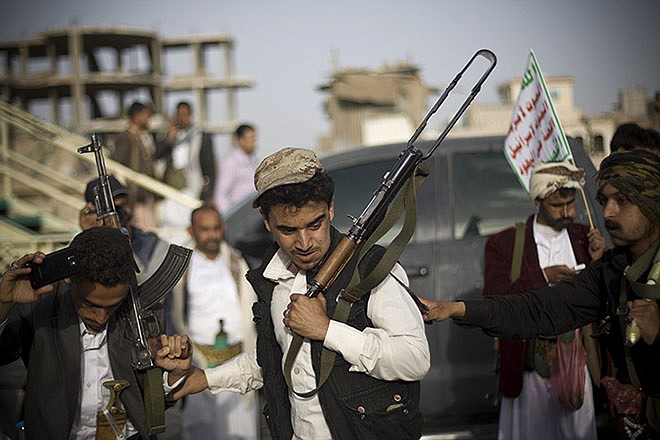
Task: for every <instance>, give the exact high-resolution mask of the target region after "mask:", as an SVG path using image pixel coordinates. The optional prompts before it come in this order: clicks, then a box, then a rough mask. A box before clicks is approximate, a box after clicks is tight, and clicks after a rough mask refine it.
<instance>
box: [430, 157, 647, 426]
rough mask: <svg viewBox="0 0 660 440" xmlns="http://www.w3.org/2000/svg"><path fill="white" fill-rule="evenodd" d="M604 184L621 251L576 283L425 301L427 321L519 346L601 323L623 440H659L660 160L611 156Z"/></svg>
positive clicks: (606, 213)
mask: <svg viewBox="0 0 660 440" xmlns="http://www.w3.org/2000/svg"><path fill="white" fill-rule="evenodd" d="M598 184H599V189H598V201H599V203H600V204H601V206H602V208H603V217H604V218H605V227H606V228H607V231H608V233H609V234H610V237H611V239H612V243H613V244H614V246H615V247H614V249H611V250H609V251H607V252H606V253H605V254H604V255H603V257H602V258H601V259H600V260H597V261H595V262H592V263H591V264H590V265H589V266H587V268H586V269H585V270H583V271H582V272H581V273H580V274H578V275H576V276H575V277H573V278H572V279H570V280H565V281H561V282H560V283H558V284H556V285H554V286H551V287H545V288H542V289H540V290H535V291H531V292H526V293H520V294H513V295H505V296H495V297H487V298H485V299H483V300H480V301H457V302H442V301H434V300H427V299H423V302H424V303H425V304H426V305H427V306H428V307H429V309H430V310H429V312H428V314H427V315H426V317H425V319H426V320H429V321H431V320H435V321H444V320H446V319H448V318H454V321H455V322H456V323H458V324H460V325H466V326H478V327H481V328H482V329H483V330H484V331H485V332H486V333H487V334H489V335H491V336H499V337H506V338H521V339H526V338H532V337H537V336H539V335H560V334H562V333H564V332H566V331H568V330H571V329H575V328H578V327H582V326H584V325H586V324H589V323H592V322H600V323H601V324H602V325H601V326H600V328H599V333H600V334H601V336H600V337H601V338H602V341H603V342H604V343H605V344H606V346H607V348H608V350H609V352H610V355H611V357H612V360H613V363H614V367H615V370H616V371H615V373H614V374H615V375H616V377H615V378H604V379H603V382H604V383H605V387H606V389H607V391H608V397H609V398H610V400H611V401H612V402H613V403H614V405H615V407H616V410H617V412H618V414H619V415H620V416H621V427H620V429H621V432H620V434H621V435H622V436H625V437H624V438H628V437H630V438H635V437H639V436H640V435H642V437H639V438H660V375H658V371H660V348H659V347H660V340H659V334H660V313H659V312H658V304H657V300H658V299H659V298H660V291H659V289H660V287H659V285H658V281H659V280H658V278H660V266H659V264H660V263H658V260H660V256H659V255H658V248H660V157H658V156H656V155H654V154H652V153H649V152H647V151H643V150H637V151H630V152H628V151H625V152H618V153H613V154H611V155H610V156H608V157H607V158H605V159H604V160H603V162H602V163H601V166H600V171H599V173H598ZM649 279H654V280H655V284H651V283H648V284H647V281H648V280H649ZM632 321H634V325H631V324H632ZM635 326H636V327H637V329H635ZM637 335H639V336H641V340H639V341H637V337H636V336H637Z"/></svg>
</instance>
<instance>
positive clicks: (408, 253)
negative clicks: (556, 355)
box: [227, 137, 604, 438]
mask: <svg viewBox="0 0 660 440" xmlns="http://www.w3.org/2000/svg"><path fill="white" fill-rule="evenodd" d="M570 144H571V148H572V151H573V154H574V156H575V160H576V162H577V165H578V166H581V167H583V168H585V169H586V170H587V174H588V176H589V178H588V181H587V196H588V198H589V199H590V200H592V201H593V200H595V197H594V173H595V170H594V167H593V164H592V163H591V160H590V159H589V157H588V156H587V155H586V153H585V152H584V150H583V148H582V146H581V145H580V144H579V143H578V142H577V141H575V140H570ZM430 145H431V143H430V142H418V143H417V144H416V146H417V148H419V149H420V150H422V151H427V150H428V148H429V147H430ZM503 145H504V138H503V137H486V138H465V139H447V140H445V141H444V142H443V143H442V144H441V146H440V147H439V148H438V150H437V151H436V152H435V154H434V155H433V156H432V157H431V158H430V159H429V160H428V161H427V164H428V165H429V167H430V169H431V174H430V176H429V177H428V179H427V180H426V182H425V183H424V184H423V185H422V187H421V188H420V190H419V192H418V204H417V205H418V215H417V227H416V231H415V234H414V236H413V237H412V239H411V241H410V243H409V244H408V246H407V247H406V249H405V251H404V253H403V254H402V255H401V258H400V262H401V264H402V265H403V267H404V268H405V269H406V272H407V273H408V277H409V279H410V284H411V288H412V290H413V291H414V292H416V293H418V294H419V295H420V296H427V297H433V296H434V297H435V298H437V299H442V300H448V301H452V300H455V299H466V298H479V297H481V289H482V286H483V249H484V245H485V242H486V239H487V237H488V236H489V235H491V234H493V233H495V232H497V231H500V230H502V229H504V228H507V227H509V226H511V225H513V224H514V223H515V222H516V221H521V220H524V219H525V218H526V217H527V216H528V215H529V214H531V213H532V212H533V211H534V204H533V203H532V201H531V200H530V198H529V196H528V194H527V193H526V192H525V190H524V189H523V188H522V186H521V185H520V184H519V183H518V181H517V179H516V177H515V176H514V174H513V172H512V171H511V169H510V167H509V165H508V163H507V162H506V159H505V158H504V154H503V152H502V149H503ZM404 148H405V144H394V145H384V146H378V147H365V148H361V149H356V150H351V151H346V152H342V153H339V154H336V155H333V156H328V157H325V158H322V162H323V164H324V166H325V167H326V169H327V170H328V171H329V173H330V174H331V175H332V177H333V178H334V180H335V184H336V191H335V220H334V222H333V223H334V226H335V227H337V228H338V229H339V230H340V231H342V232H346V231H347V230H348V228H349V227H350V225H351V220H350V218H349V217H348V215H353V216H357V215H359V214H360V213H361V212H362V209H363V208H364V206H365V205H366V203H367V202H368V201H369V200H370V198H371V195H372V193H373V192H374V191H375V190H376V188H377V187H378V185H379V184H380V182H381V180H382V177H383V174H384V173H385V172H386V171H388V170H389V169H390V168H391V167H392V165H393V164H394V162H395V160H396V158H397V157H398V155H399V153H400V152H401V151H402V150H403V149H404ZM578 204H579V206H578V207H577V212H578V219H577V221H578V222H581V223H587V218H586V214H584V212H585V211H584V209H583V207H582V206H583V205H582V201H581V198H580V197H578ZM590 205H591V207H592V214H593V217H594V220H595V221H596V222H597V226H600V229H601V230H604V229H603V228H602V220H601V216H600V210H599V209H598V208H597V205H596V204H595V203H590ZM228 214H229V215H228V217H227V223H228V228H227V239H228V240H229V241H230V242H231V243H232V244H234V245H235V246H236V247H238V248H239V249H240V250H241V251H242V252H243V253H244V254H245V255H246V257H247V258H248V259H249V260H250V262H251V264H254V263H257V262H259V261H260V259H261V256H262V255H263V251H264V249H265V246H267V245H268V244H269V243H270V237H269V236H268V234H267V233H266V232H265V229H264V228H263V225H262V224H261V220H260V217H259V215H258V214H257V212H256V211H255V210H254V209H253V208H252V207H251V206H250V201H248V200H246V201H244V202H243V203H242V204H241V205H240V206H238V207H236V208H235V209H233V210H232V211H230V212H229V213H228ZM426 334H427V337H428V341H429V345H430V348H431V369H430V371H429V373H428V374H427V375H426V377H425V378H424V379H423V380H422V401H421V408H422V412H423V414H424V417H425V420H426V425H425V429H424V432H425V433H428V434H431V433H436V432H445V433H447V432H453V433H454V436H453V437H452V438H475V437H481V438H490V437H492V438H495V436H496V423H497V412H498V408H497V403H498V395H497V374H496V366H497V365H496V359H497V357H496V353H495V352H494V350H493V340H492V339H491V338H490V337H488V336H486V335H484V334H483V333H482V332H481V331H478V330H470V329H464V328H461V327H459V326H457V325H455V324H453V323H451V322H444V323H441V324H434V325H429V326H427V328H426ZM427 438H433V436H429V437H427ZM443 438H444V437H443Z"/></svg>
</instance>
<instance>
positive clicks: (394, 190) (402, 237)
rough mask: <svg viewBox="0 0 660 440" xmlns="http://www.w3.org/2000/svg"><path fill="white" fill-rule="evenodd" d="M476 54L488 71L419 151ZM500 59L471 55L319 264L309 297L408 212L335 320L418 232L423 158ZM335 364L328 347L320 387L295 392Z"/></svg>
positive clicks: (292, 352) (343, 298) (294, 347)
mask: <svg viewBox="0 0 660 440" xmlns="http://www.w3.org/2000/svg"><path fill="white" fill-rule="evenodd" d="M478 57H483V58H485V59H486V60H488V61H489V65H488V67H487V69H486V70H485V71H484V73H483V74H482V75H481V77H480V78H479V80H478V81H477V82H476V84H475V85H474V86H473V88H472V91H471V92H470V94H469V96H468V97H467V98H466V99H465V100H464V101H463V104H462V105H461V107H460V108H459V109H458V110H457V111H456V113H455V114H454V116H453V117H452V118H451V120H450V121H449V122H448V123H447V126H446V127H445V129H444V130H443V132H442V133H441V134H440V135H439V136H438V138H437V140H436V141H435V143H434V144H433V146H432V147H431V148H430V150H429V151H428V152H427V153H426V154H425V153H423V152H422V151H420V150H418V149H417V148H416V147H415V141H416V140H417V138H418V137H419V136H420V135H421V134H422V132H423V131H424V129H425V128H426V125H427V123H428V120H429V119H430V118H431V116H432V115H433V114H434V113H436V112H437V111H438V109H439V108H440V106H441V105H442V103H443V102H444V101H445V99H446V98H447V96H448V95H449V93H450V92H451V91H452V90H453V89H454V87H455V86H456V84H457V83H458V82H459V80H460V79H461V77H462V76H463V74H464V73H465V72H466V71H467V70H468V68H469V67H470V66H471V65H472V63H473V62H474V61H475V59H476V58H478ZM496 63H497V58H496V56H495V54H494V53H493V52H491V51H490V50H488V49H481V50H479V51H477V52H476V53H475V54H474V55H473V56H472V58H470V60H469V61H468V63H467V64H466V65H465V66H464V67H463V69H462V70H461V71H460V72H459V73H458V74H457V75H456V77H455V78H454V79H453V80H452V81H451V83H449V85H448V86H447V88H446V89H445V90H444V92H443V93H442V95H441V96H440V97H439V98H438V100H437V101H436V103H435V104H434V105H433V107H432V108H431V109H430V110H429V112H428V113H427V114H426V116H425V117H424V119H423V120H422V122H421V123H420V125H419V126H418V127H417V129H416V130H415V132H414V133H413V135H412V137H411V138H410V140H409V141H408V143H407V145H406V148H405V149H404V150H403V151H402V152H401V154H400V155H399V158H398V160H397V162H396V163H395V164H394V166H393V167H392V169H390V170H389V171H388V172H387V173H386V174H385V176H384V177H383V181H382V182H381V184H380V185H379V187H378V188H377V189H376V191H375V192H374V194H373V196H372V198H371V200H370V201H369V203H367V206H366V207H365V208H364V210H363V211H362V214H360V216H359V217H358V218H355V219H353V225H352V226H351V228H350V229H349V231H348V232H347V233H346V234H345V235H344V237H343V238H342V239H341V241H340V242H339V244H338V245H337V247H336V248H335V249H334V250H333V251H332V253H331V254H330V255H329V256H328V258H327V259H326V260H325V261H324V262H323V264H322V265H321V268H320V269H319V271H318V273H317V275H316V276H315V277H314V279H313V281H312V282H311V283H310V285H309V288H308V290H307V292H306V295H307V296H308V297H314V296H316V295H318V294H319V293H325V292H326V291H327V289H328V288H329V287H330V286H331V285H332V283H333V282H334V281H335V280H336V279H337V277H338V276H339V275H340V274H341V273H342V271H343V270H344V268H345V267H346V266H347V265H348V264H349V262H350V261H351V260H352V259H353V256H354V255H355V253H356V251H357V249H358V248H360V247H361V251H360V254H359V256H358V260H361V257H362V256H363V255H364V254H365V253H366V252H367V251H369V249H370V248H371V246H372V245H373V244H374V243H376V241H378V239H379V238H380V237H382V236H383V235H384V234H385V232H387V231H388V230H389V229H390V228H391V227H392V226H393V225H394V224H395V223H396V221H397V220H398V218H399V217H400V215H401V213H402V212H403V211H405V220H404V225H403V227H402V229H401V231H400V233H399V235H398V236H397V237H396V238H395V239H394V240H392V243H391V244H390V246H389V247H388V248H387V249H386V250H385V253H384V254H383V256H382V257H381V259H380V263H379V264H378V265H377V266H376V268H375V269H374V270H373V271H372V272H371V273H370V274H369V275H367V276H366V277H365V278H364V279H363V280H360V276H359V271H358V270H357V269H356V270H355V271H354V272H353V277H352V279H351V281H350V282H349V284H348V286H347V287H346V288H345V289H343V290H342V291H341V294H340V296H339V298H338V304H337V307H336V309H335V314H334V315H333V317H332V319H334V320H340V321H345V320H346V319H347V318H348V313H349V311H350V305H351V304H352V303H354V302H357V301H358V300H359V299H360V298H361V296H362V295H363V294H364V293H366V292H368V291H369V290H371V289H372V288H373V287H375V286H376V285H378V284H379V283H380V282H382V281H383V279H384V278H385V277H386V276H387V274H388V273H389V272H390V270H391V269H392V267H393V266H394V264H395V262H396V260H397V259H398V257H399V256H400V255H401V252H402V251H403V248H404V247H405V245H406V244H407V243H408V240H409V239H410V237H411V236H412V234H413V232H414V228H415V221H416V213H415V189H416V187H418V186H419V185H421V183H422V182H423V180H424V178H425V177H426V176H427V175H428V169H427V167H426V166H425V165H424V164H423V162H424V161H425V160H426V159H428V158H429V157H431V155H432V154H433V153H434V152H435V150H436V149H437V148H438V146H439V145H440V143H441V142H442V141H443V140H444V139H445V137H446V136H447V134H449V131H450V130H451V129H452V128H453V127H454V125H455V124H456V122H457V121H458V119H459V118H460V117H461V116H462V115H463V113H464V112H465V110H466V109H467V108H468V106H469V105H470V104H471V103H472V101H473V100H474V98H475V97H476V95H477V94H478V93H479V91H480V90H481V86H482V85H483V83H484V82H485V81H486V79H487V78H488V76H489V75H490V74H491V72H492V71H493V69H494V68H495V64H496ZM395 198H396V199H395ZM301 344H302V338H301V337H300V336H299V335H294V340H293V342H292V344H291V347H290V348H289V351H288V353H287V358H286V360H285V366H284V371H285V374H284V377H285V379H286V381H287V384H288V385H289V388H291V389H292V390H293V387H292V384H291V366H292V365H293V361H294V360H295V357H296V354H297V352H298V350H299V348H300V345H301ZM333 362H334V352H330V351H329V350H326V349H324V350H323V353H322V355H321V374H320V377H319V381H318V386H317V388H316V389H315V390H313V391H310V392H306V393H297V394H299V395H301V396H311V395H313V394H314V393H316V392H317V391H318V388H320V387H321V385H322V384H323V382H325V380H326V379H327V377H328V375H329V374H330V371H331V369H332V364H333ZM294 392H295V390H294Z"/></svg>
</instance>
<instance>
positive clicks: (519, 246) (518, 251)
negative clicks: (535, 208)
mask: <svg viewBox="0 0 660 440" xmlns="http://www.w3.org/2000/svg"><path fill="white" fill-rule="evenodd" d="M524 246H525V223H522V222H518V223H516V239H515V241H514V243H513V257H512V259H511V282H512V283H515V282H516V281H517V280H518V278H520V269H521V268H522V260H523V248H524Z"/></svg>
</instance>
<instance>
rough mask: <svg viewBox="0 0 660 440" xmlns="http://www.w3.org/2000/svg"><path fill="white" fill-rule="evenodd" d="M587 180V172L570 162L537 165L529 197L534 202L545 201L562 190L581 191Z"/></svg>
mask: <svg viewBox="0 0 660 440" xmlns="http://www.w3.org/2000/svg"><path fill="white" fill-rule="evenodd" d="M585 178H586V173H585V171H584V170H583V169H582V168H578V167H576V166H575V165H573V164H571V163H570V162H568V161H564V162H548V163H541V164H537V165H535V166H534V169H533V170H532V177H531V178H530V181H529V195H530V196H531V197H532V200H536V199H541V200H543V199H545V198H546V197H548V196H549V195H550V194H552V193H553V192H555V191H557V190H559V189H561V188H574V189H580V188H582V186H583V185H584V181H585Z"/></svg>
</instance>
